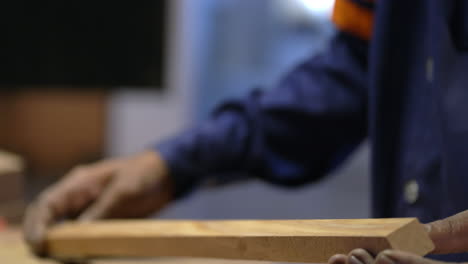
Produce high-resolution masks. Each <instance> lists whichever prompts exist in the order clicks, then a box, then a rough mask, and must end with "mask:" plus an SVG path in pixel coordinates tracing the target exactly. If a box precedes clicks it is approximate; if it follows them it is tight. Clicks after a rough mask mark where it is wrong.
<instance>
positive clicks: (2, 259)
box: [0, 228, 272, 264]
mask: <svg viewBox="0 0 468 264" xmlns="http://www.w3.org/2000/svg"><path fill="white" fill-rule="evenodd" d="M0 263H1V264H57V262H55V261H52V260H41V259H38V258H36V257H35V256H33V255H32V254H30V253H29V251H28V249H27V247H26V245H25V244H24V242H23V240H22V235H21V232H20V231H19V229H17V228H13V229H8V230H6V231H0ZM92 264H272V263H271V262H265V261H245V260H223V259H203V258H158V259H151V260H114V261H112V260H105V261H104V260H101V261H94V262H93V263H92Z"/></svg>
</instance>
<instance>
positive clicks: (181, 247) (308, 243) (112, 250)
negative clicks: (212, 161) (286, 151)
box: [47, 218, 434, 263]
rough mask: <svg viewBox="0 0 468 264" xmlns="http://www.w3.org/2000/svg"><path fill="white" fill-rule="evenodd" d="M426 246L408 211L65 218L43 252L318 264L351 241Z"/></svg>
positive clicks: (416, 249) (376, 247) (379, 246)
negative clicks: (345, 215)
mask: <svg viewBox="0 0 468 264" xmlns="http://www.w3.org/2000/svg"><path fill="white" fill-rule="evenodd" d="M433 247H434V246H433V244H432V242H431V240H430V239H429V236H428V234H427V232H426V231H425V229H424V227H423V226H422V225H421V224H420V223H419V221H418V220H417V219H415V218H393V219H348V220H238V221H170V220H169V221H168V220H166V221H150V220H143V221H141V220H140V221H101V222H90V223H73V222H69V223H64V224H61V225H58V226H55V227H53V228H52V229H50V230H49V232H48V234H47V250H48V253H49V255H51V256H54V257H57V258H60V259H80V258H93V257H156V256H189V257H211V258H227V259H251V260H270V261H286V262H315V263H319V262H321V263H324V262H326V261H327V260H328V259H329V258H330V257H331V256H332V255H333V254H336V253H345V254H346V253H348V252H349V251H351V250H353V249H355V248H364V249H367V250H369V251H370V252H371V253H374V254H376V253H378V252H380V251H382V250H384V249H388V248H393V249H399V250H405V251H409V252H413V253H416V254H419V255H424V254H426V253H428V252H430V251H431V250H432V249H433Z"/></svg>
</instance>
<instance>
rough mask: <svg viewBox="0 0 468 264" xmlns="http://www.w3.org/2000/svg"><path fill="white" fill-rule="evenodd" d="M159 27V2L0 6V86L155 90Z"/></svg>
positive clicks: (162, 5)
mask: <svg viewBox="0 0 468 264" xmlns="http://www.w3.org/2000/svg"><path fill="white" fill-rule="evenodd" d="M165 19H166V1H162V0H153V1H151V0H138V1H108V0H105V1H102V0H95V1H87V0H83V1H63V0H45V1H37V0H7V1H1V3H0V36H1V41H0V86H2V89H11V88H12V87H19V86H31V85H33V86H37V85H46V86H50V85H67V86H74V85H78V86H108V87H111V86H119V85H132V86H162V81H163V80H162V77H163V72H164V43H165V32H164V31H165V30H164V28H165V25H164V24H165V23H164V22H165ZM6 87H8V88H6Z"/></svg>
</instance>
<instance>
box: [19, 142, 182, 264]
mask: <svg viewBox="0 0 468 264" xmlns="http://www.w3.org/2000/svg"><path fill="white" fill-rule="evenodd" d="M172 194H173V186H172V182H171V179H170V177H169V172H168V168H167V165H166V164H165V162H164V161H163V160H162V159H161V157H160V156H159V154H158V153H156V152H153V151H147V152H143V153H141V154H138V155H135V156H131V157H129V158H124V159H113V160H104V161H101V162H97V163H95V164H91V165H86V166H79V167H77V168H75V169H73V170H71V171H70V172H69V173H68V174H67V175H66V176H65V177H64V178H63V179H62V180H60V181H59V182H57V183H56V184H54V185H52V186H51V187H49V188H47V189H46V190H45V191H43V192H42V193H41V194H40V195H39V197H38V198H37V199H36V201H34V202H33V203H32V204H31V205H30V206H29V207H28V209H27V211H26V215H25V219H24V225H23V231H24V237H25V240H26V242H27V243H28V244H29V246H30V247H31V248H32V249H33V251H34V252H35V253H36V254H38V255H44V254H45V252H44V238H45V233H46V230H47V227H48V226H50V225H51V224H54V223H56V222H57V221H60V220H62V219H65V218H77V219H78V220H81V221H90V220H94V219H101V218H135V217H144V216H148V215H149V214H151V213H153V212H155V211H157V210H159V209H161V208H162V207H164V206H165V205H166V204H168V203H169V202H170V201H171V200H172V198H173V196H172Z"/></svg>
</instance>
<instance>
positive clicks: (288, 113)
mask: <svg viewBox="0 0 468 264" xmlns="http://www.w3.org/2000/svg"><path fill="white" fill-rule="evenodd" d="M367 86H368V84H367V42H366V41H363V40H360V39H358V38H355V37H353V36H351V35H347V34H346V33H337V35H336V36H335V37H334V38H333V39H332V41H331V43H330V45H329V48H328V50H327V51H325V52H324V53H322V54H321V55H318V56H314V57H311V58H309V59H307V60H305V61H304V62H303V63H301V64H300V65H298V66H297V67H295V68H294V69H293V70H292V71H291V72H289V73H288V74H286V76H285V77H284V78H283V79H282V80H281V81H280V82H279V83H278V85H277V86H276V87H274V88H273V89H271V90H268V91H260V90H255V91H253V92H252V93H251V94H249V95H248V96H247V97H245V98H243V99H240V100H232V101H228V102H226V103H224V104H223V105H221V106H220V107H219V108H218V109H217V110H216V111H215V112H214V113H213V115H212V118H211V119H209V120H207V121H205V122H203V123H202V124H200V125H199V126H196V127H194V128H192V129H189V130H186V131H184V132H183V133H181V134H179V135H177V136H175V137H173V138H171V139H169V140H167V141H164V142H162V143H160V144H158V145H157V146H156V150H157V151H159V152H160V154H161V156H162V157H163V159H165V160H166V161H167V163H168V165H169V168H170V172H171V176H172V177H173V179H174V182H175V186H176V196H177V197H180V196H183V195H184V194H186V193H187V192H188V191H189V190H191V189H193V187H194V186H195V185H196V184H197V183H198V182H200V181H201V180H202V179H204V178H206V177H223V175H224V176H225V175H235V174H236V173H237V172H239V173H244V174H245V173H248V174H249V175H255V176H256V177H260V178H263V179H265V180H267V181H269V182H272V183H275V184H279V185H283V186H298V185H302V184H304V183H307V182H311V181H314V180H317V179H319V178H320V177H322V176H324V175H325V174H326V173H327V172H328V171H330V170H331V169H333V168H334V167H336V165H338V164H339V163H340V162H341V161H342V160H343V159H344V158H345V157H346V156H347V154H349V153H350V152H351V150H353V149H354V148H355V147H356V146H357V145H358V144H359V143H360V142H361V141H362V140H363V138H364V137H365V136H366V133H367ZM231 177H233V176H231Z"/></svg>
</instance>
